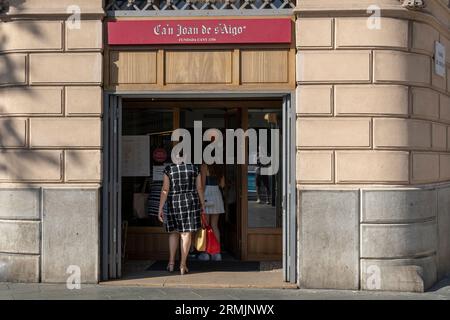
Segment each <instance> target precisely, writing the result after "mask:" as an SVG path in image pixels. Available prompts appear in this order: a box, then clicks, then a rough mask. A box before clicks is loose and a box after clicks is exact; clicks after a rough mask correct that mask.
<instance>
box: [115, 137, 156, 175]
mask: <svg viewBox="0 0 450 320" xmlns="http://www.w3.org/2000/svg"><path fill="white" fill-rule="evenodd" d="M148 176H150V137H149V136H123V137H122V177H148Z"/></svg>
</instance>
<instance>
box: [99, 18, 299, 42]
mask: <svg viewBox="0 0 450 320" xmlns="http://www.w3.org/2000/svg"><path fill="white" fill-rule="evenodd" d="M291 28H292V20H291V19H289V18H277V19H208V20H120V21H110V22H108V44H110V45H152V44H211V43H217V44H225V43H230V44H233V43H235V44H252V43H291V37H292V35H291Z"/></svg>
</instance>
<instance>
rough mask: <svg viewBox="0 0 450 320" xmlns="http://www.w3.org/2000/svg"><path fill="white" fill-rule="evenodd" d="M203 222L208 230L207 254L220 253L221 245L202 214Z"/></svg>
mask: <svg viewBox="0 0 450 320" xmlns="http://www.w3.org/2000/svg"><path fill="white" fill-rule="evenodd" d="M202 222H203V224H204V228H205V229H206V252H207V253H209V254H217V253H220V243H219V241H217V238H216V235H215V234H214V231H213V229H212V228H211V226H210V225H208V224H206V219H205V217H204V216H203V214H202Z"/></svg>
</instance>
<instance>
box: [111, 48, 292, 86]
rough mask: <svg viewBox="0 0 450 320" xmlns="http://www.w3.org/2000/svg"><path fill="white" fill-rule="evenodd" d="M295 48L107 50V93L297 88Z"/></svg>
mask: <svg viewBox="0 0 450 320" xmlns="http://www.w3.org/2000/svg"><path fill="white" fill-rule="evenodd" d="M294 66H295V48H294V47H291V46H286V45H266V46H261V45H260V46H257V47H256V46H240V47H230V46H224V45H213V46H202V47H199V46H196V47H186V46H183V47H174V46H166V47H159V48H155V47H151V46H144V47H142V46H141V47H106V49H105V78H104V79H105V89H107V90H115V91H151V90H155V91H184V90H186V91H189V90H195V91H207V90H211V91H221V90H227V91H234V90H236V91H242V90H256V91H258V90H260V91H268V90H287V91H290V90H293V89H294V88H295V67H294Z"/></svg>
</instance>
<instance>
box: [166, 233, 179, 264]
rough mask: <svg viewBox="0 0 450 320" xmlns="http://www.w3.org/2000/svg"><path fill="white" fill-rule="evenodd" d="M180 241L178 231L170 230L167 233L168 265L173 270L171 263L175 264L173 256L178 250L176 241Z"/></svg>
mask: <svg viewBox="0 0 450 320" xmlns="http://www.w3.org/2000/svg"><path fill="white" fill-rule="evenodd" d="M179 242H180V234H179V233H178V232H171V233H170V234H169V254H170V255H169V266H168V267H170V266H172V270H170V271H173V265H174V264H175V257H176V255H177V250H178V243H179Z"/></svg>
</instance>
